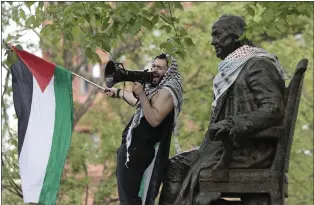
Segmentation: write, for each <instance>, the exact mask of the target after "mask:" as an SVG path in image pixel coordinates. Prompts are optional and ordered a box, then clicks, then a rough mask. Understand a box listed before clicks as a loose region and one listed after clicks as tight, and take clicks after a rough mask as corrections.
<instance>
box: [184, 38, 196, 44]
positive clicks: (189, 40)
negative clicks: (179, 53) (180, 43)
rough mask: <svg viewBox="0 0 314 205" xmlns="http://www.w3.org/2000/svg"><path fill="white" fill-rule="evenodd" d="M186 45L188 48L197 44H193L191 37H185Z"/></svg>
mask: <svg viewBox="0 0 314 205" xmlns="http://www.w3.org/2000/svg"><path fill="white" fill-rule="evenodd" d="M184 43H185V44H186V45H187V46H195V44H194V43H193V41H192V39H191V38H190V37H184Z"/></svg>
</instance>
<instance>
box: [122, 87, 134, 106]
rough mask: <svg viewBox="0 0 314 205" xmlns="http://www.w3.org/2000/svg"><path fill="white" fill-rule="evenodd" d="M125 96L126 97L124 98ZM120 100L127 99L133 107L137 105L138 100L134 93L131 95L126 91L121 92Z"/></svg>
mask: <svg viewBox="0 0 314 205" xmlns="http://www.w3.org/2000/svg"><path fill="white" fill-rule="evenodd" d="M123 95H124V96H123ZM118 97H119V98H121V99H123V97H124V98H125V100H126V101H127V102H128V103H129V104H131V105H133V106H134V105H135V103H136V102H137V99H136V98H135V97H134V96H133V93H130V92H128V91H125V90H121V91H120V93H119V96H118Z"/></svg>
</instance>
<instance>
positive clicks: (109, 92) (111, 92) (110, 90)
mask: <svg viewBox="0 0 314 205" xmlns="http://www.w3.org/2000/svg"><path fill="white" fill-rule="evenodd" d="M117 90H118V89H117V88H106V90H104V91H103V92H104V93H105V94H106V95H107V96H109V97H112V98H118V97H119V96H117Z"/></svg>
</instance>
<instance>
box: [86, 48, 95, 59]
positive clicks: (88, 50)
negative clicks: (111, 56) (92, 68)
mask: <svg viewBox="0 0 314 205" xmlns="http://www.w3.org/2000/svg"><path fill="white" fill-rule="evenodd" d="M93 53H94V52H93V50H92V49H91V48H90V47H87V48H86V50H85V54H86V56H87V57H88V58H89V59H92V58H93V55H94V54H93Z"/></svg>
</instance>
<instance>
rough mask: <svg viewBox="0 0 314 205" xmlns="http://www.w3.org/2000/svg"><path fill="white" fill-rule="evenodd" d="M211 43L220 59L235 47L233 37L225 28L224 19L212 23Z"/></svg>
mask: <svg viewBox="0 0 314 205" xmlns="http://www.w3.org/2000/svg"><path fill="white" fill-rule="evenodd" d="M211 45H213V46H214V47H215V52H216V56H217V57H218V58H220V59H221V60H223V59H225V58H226V57H227V56H228V55H229V54H230V53H231V52H233V51H234V50H235V49H236V48H237V47H236V41H235V39H234V37H233V36H231V35H230V34H229V32H228V31H227V30H226V29H225V22H224V21H221V20H220V21H217V22H216V23H215V24H214V25H213V28H212V42H211Z"/></svg>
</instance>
